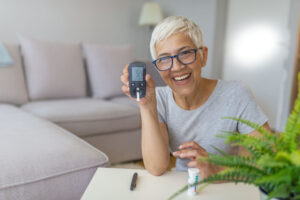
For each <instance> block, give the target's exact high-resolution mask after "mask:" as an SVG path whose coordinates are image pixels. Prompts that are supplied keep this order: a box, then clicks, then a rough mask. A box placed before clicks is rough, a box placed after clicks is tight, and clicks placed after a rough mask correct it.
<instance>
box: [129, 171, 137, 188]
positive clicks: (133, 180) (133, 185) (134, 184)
mask: <svg viewBox="0 0 300 200" xmlns="http://www.w3.org/2000/svg"><path fill="white" fill-rule="evenodd" d="M137 176H138V174H137V173H136V172H135V173H134V174H133V176H132V179H131V184H130V190H134V188H135V186H136V180H137Z"/></svg>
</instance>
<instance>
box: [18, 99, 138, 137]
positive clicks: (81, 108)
mask: <svg viewBox="0 0 300 200" xmlns="http://www.w3.org/2000/svg"><path fill="white" fill-rule="evenodd" d="M22 109H24V110H27V111H29V112H31V113H33V114H35V115H37V116H40V117H43V118H45V119H48V120H50V121H52V122H54V123H56V124H58V125H60V126H61V127H63V128H65V129H67V130H69V131H71V132H72V133H75V134H76V135H78V136H80V137H83V136H88V135H97V134H104V133H109V132H115V131H121V130H122V131H125V130H132V129H136V128H139V127H140V126H141V125H140V114H139V110H138V109H137V108H134V107H132V106H127V105H121V104H116V103H111V102H108V101H104V100H100V99H92V98H85V99H67V100H49V101H37V102H30V103H27V104H25V105H24V106H22Z"/></svg>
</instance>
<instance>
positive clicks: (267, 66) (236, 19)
mask: <svg viewBox="0 0 300 200" xmlns="http://www.w3.org/2000/svg"><path fill="white" fill-rule="evenodd" d="M228 2H229V3H228V11H227V14H228V15H227V26H226V29H227V30H226V39H225V57H224V68H223V77H224V79H226V80H243V81H244V82H245V83H247V84H248V85H249V86H250V88H251V89H252V91H253V93H254V95H255V97H256V99H257V101H258V103H259V105H260V106H261V107H262V109H263V110H264V112H265V113H266V114H267V116H268V117H269V119H270V121H269V122H270V125H271V127H272V128H277V127H278V126H277V119H278V118H280V113H279V110H280V109H279V108H280V106H281V105H280V101H279V99H280V97H281V94H282V92H283V89H284V88H283V86H284V85H283V82H284V78H285V74H286V71H285V69H284V63H285V61H286V58H287V56H288V53H290V52H288V50H289V32H288V21H289V8H290V0H276V1H274V0H264V1H261V0H251V1H240V0H229V1H228ZM250 27H260V28H261V27H269V28H271V29H272V30H273V31H274V34H275V35H277V38H275V39H274V41H275V42H272V44H270V45H267V46H260V44H256V45H257V48H256V49H253V50H252V51H250V52H247V50H246V51H245V52H244V54H241V50H240V51H239V52H235V50H236V49H237V48H236V47H237V45H241V42H239V44H236V43H235V42H236V40H237V39H238V38H239V37H240V34H241V33H242V32H243V31H245V30H247V29H249V28H250ZM264 34H265V32H262V33H260V35H258V37H260V36H261V37H262V38H263V39H262V41H260V43H261V44H264V43H265V42H266V41H268V40H269V39H270V38H271V37H268V36H267V37H265V38H264V36H263V35H264ZM266 34H268V33H266ZM252 36H253V38H255V37H256V36H255V33H253V34H252ZM251 40H252V38H251V37H250V38H249V40H248V41H246V43H247V42H249V41H251ZM251 42H253V41H251ZM255 42H256V41H254V42H253V44H255ZM249 45H250V46H251V45H252V44H251V43H250V44H249ZM270 46H271V47H272V48H271V50H266V51H261V50H262V49H265V48H266V49H268V47H270ZM273 50H274V51H273ZM259 51H261V53H260V54H261V55H264V54H265V53H270V52H272V51H273V53H272V54H270V55H265V57H264V58H265V59H264V60H260V61H259V62H258V61H257V62H255V60H256V58H254V57H253V53H255V52H259ZM245 55H246V56H245ZM261 55H257V58H258V57H259V56H261ZM244 56H245V58H244V59H246V60H247V58H251V59H250V60H248V61H246V62H243V61H242V60H241V58H243V57H244ZM252 57H253V58H252Z"/></svg>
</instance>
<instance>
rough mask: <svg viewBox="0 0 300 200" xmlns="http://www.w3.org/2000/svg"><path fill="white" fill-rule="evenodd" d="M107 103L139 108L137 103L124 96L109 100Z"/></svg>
mask: <svg viewBox="0 0 300 200" xmlns="http://www.w3.org/2000/svg"><path fill="white" fill-rule="evenodd" d="M109 101H110V102H113V103H117V104H123V105H128V106H133V107H135V108H139V104H138V102H136V101H134V100H132V99H130V98H129V97H128V96H125V95H123V96H118V97H113V98H110V99H109Z"/></svg>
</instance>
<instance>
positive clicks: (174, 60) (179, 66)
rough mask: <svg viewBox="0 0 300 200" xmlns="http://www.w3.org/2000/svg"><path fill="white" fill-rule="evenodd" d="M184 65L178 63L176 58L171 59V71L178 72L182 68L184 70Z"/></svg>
mask: <svg viewBox="0 0 300 200" xmlns="http://www.w3.org/2000/svg"><path fill="white" fill-rule="evenodd" d="M184 66H185V65H183V64H182V63H181V62H179V60H178V58H177V57H176V58H173V66H172V68H171V70H172V71H180V70H181V69H182V68H184Z"/></svg>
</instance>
